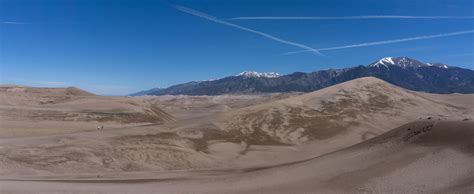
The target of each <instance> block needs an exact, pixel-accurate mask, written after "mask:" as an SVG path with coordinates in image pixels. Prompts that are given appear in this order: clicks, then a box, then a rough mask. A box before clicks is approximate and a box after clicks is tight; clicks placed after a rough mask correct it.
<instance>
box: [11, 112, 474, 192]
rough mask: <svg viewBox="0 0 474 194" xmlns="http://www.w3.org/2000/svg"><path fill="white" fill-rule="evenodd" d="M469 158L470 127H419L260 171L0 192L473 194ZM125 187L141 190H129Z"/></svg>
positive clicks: (432, 123)
mask: <svg viewBox="0 0 474 194" xmlns="http://www.w3.org/2000/svg"><path fill="white" fill-rule="evenodd" d="M169 136H170V137H171V138H175V135H173V134H169ZM134 138H135V137H134ZM147 138H148V137H147ZM132 139H133V138H132ZM132 141H135V140H132ZM473 153H474V122H473V121H443V120H442V121H438V120H423V121H416V122H412V123H409V124H406V125H402V126H400V127H398V128H395V129H393V130H390V131H388V132H386V133H384V134H382V135H380V136H377V137H375V138H372V139H370V140H368V141H365V142H362V143H359V144H356V145H353V146H350V147H348V148H345V149H342V150H339V151H336V152H333V153H329V154H325V155H322V156H318V157H314V158H311V159H308V160H304V161H299V162H293V163H288V164H282V165H277V166H273V167H267V168H257V169H248V170H243V171H229V172H225V171H215V172H213V171H210V172H207V173H203V174H202V175H200V176H193V175H192V174H183V176H181V175H177V176H173V175H171V176H164V177H165V178H163V179H154V180H153V179H152V180H150V179H148V178H144V179H135V178H130V179H127V178H122V179H117V178H113V179H107V178H104V179H101V178H91V177H90V176H89V177H88V178H87V176H84V177H86V178H85V179H77V178H76V179H74V178H72V179H71V177H69V178H70V179H67V181H63V180H50V179H47V178H46V179H44V181H29V183H31V185H32V187H28V188H26V187H21V184H23V183H25V182H24V181H5V182H4V188H3V189H4V191H36V189H38V188H41V189H42V190H43V191H51V192H57V191H65V190H62V188H67V191H68V192H70V193H88V192H97V191H100V192H101V193H121V192H123V193H130V192H138V193H140V192H143V193H147V192H160V193H161V192H163V193H353V192H369V193H472V192H473V191H474V186H473V183H474V182H473V181H474V179H473V178H472V174H473V173H474V171H473V170H474V154H473ZM66 157H73V156H66ZM130 169H133V167H132V166H130ZM160 174H161V173H160ZM212 174H214V175H213V176H209V175H212ZM135 176H137V175H135ZM155 176H157V175H155ZM214 176H216V177H214ZM132 177H134V176H132ZM184 177H187V178H184ZM66 178H67V177H66ZM150 181H151V182H150ZM88 182H90V183H94V188H93V189H90V187H86V185H85V183H88ZM132 182H133V183H141V184H128V183H132Z"/></svg>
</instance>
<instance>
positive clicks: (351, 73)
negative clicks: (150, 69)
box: [139, 57, 474, 95]
mask: <svg viewBox="0 0 474 194" xmlns="http://www.w3.org/2000/svg"><path fill="white" fill-rule="evenodd" d="M368 76H372V77H376V78H379V79H382V80H384V81H387V82H389V83H391V84H394V85H397V86H400V87H403V88H406V89H410V90H415V91H423V92H429V93H440V94H446V93H474V71H473V70H470V69H464V68H459V67H454V66H449V65H446V64H442V63H423V62H420V61H418V60H416V59H412V58H409V57H386V58H383V59H380V60H378V61H375V62H373V63H371V64H369V65H367V66H357V67H351V68H343V69H329V70H322V71H316V72H311V73H303V72H295V73H292V74H288V75H280V74H277V73H258V72H242V73H241V74H239V75H237V76H230V77H225V78H222V79H217V80H212V81H199V82H188V83H183V84H178V85H174V86H171V87H168V88H162V89H159V90H155V89H152V90H149V91H144V92H140V93H139V94H140V95H221V94H255V93H271V92H311V91H315V90H319V89H322V88H325V87H328V86H332V85H335V84H338V83H342V82H345V81H349V80H352V79H356V78H361V77H368Z"/></svg>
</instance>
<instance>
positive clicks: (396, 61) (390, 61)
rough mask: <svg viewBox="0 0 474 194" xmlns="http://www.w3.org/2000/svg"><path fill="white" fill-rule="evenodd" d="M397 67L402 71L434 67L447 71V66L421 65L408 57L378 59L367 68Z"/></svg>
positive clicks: (436, 64) (435, 64)
mask: <svg viewBox="0 0 474 194" xmlns="http://www.w3.org/2000/svg"><path fill="white" fill-rule="evenodd" d="M392 65H393V66H398V67H401V68H404V69H407V68H410V69H417V68H419V67H426V66H434V67H439V68H445V69H447V68H448V66H447V65H445V64H440V63H434V64H432V63H423V62H420V61H418V60H416V59H412V58H409V57H385V58H383V59H380V60H378V61H376V62H374V63H372V64H370V65H369V67H378V68H380V67H381V66H384V67H385V68H387V69H390V68H389V67H390V66H392Z"/></svg>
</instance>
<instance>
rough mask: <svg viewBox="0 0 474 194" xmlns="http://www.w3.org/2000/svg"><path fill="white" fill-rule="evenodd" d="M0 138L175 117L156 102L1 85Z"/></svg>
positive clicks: (78, 91) (165, 120) (124, 124)
mask: <svg viewBox="0 0 474 194" xmlns="http://www.w3.org/2000/svg"><path fill="white" fill-rule="evenodd" d="M0 120H1V124H0V126H1V129H2V130H1V132H0V137H18V136H34V135H48V134H58V133H68V132H74V131H87V130H89V131H90V130H95V128H96V127H97V126H98V125H105V127H108V128H110V127H112V128H113V127H123V126H133V125H143V124H160V123H165V122H167V121H171V120H173V117H172V116H171V115H169V114H168V113H166V112H164V111H162V110H161V109H160V108H159V106H158V105H157V104H156V103H147V102H145V101H143V100H141V99H135V98H127V97H104V96H96V95H94V94H91V93H89V92H86V91H83V90H80V89H77V88H74V87H70V88H32V87H24V86H1V87H0Z"/></svg>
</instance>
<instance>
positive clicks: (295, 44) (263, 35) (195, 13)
mask: <svg viewBox="0 0 474 194" xmlns="http://www.w3.org/2000/svg"><path fill="white" fill-rule="evenodd" d="M173 7H174V8H175V9H177V10H179V11H182V12H185V13H188V14H191V15H194V16H197V17H200V18H204V19H206V20H209V21H213V22H215V23H218V24H222V25H226V26H230V27H233V28H237V29H240V30H243V31H247V32H251V33H254V34H257V35H260V36H262V37H265V38H268V39H270V40H274V41H277V42H280V43H283V44H287V45H291V46H295V47H298V48H302V49H305V51H308V52H311V51H312V52H313V53H315V54H318V55H322V54H321V53H319V52H318V51H317V50H316V49H314V48H311V47H309V46H306V45H304V44H300V43H296V42H292V41H288V40H284V39H281V38H278V37H276V36H273V35H270V34H267V33H264V32H260V31H257V30H253V29H250V28H247V27H243V26H240V25H237V24H233V23H230V22H226V21H223V20H220V19H218V18H216V17H214V16H211V15H208V14H205V13H202V12H199V11H196V10H193V9H190V8H187V7H183V6H178V5H174V6H173Z"/></svg>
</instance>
